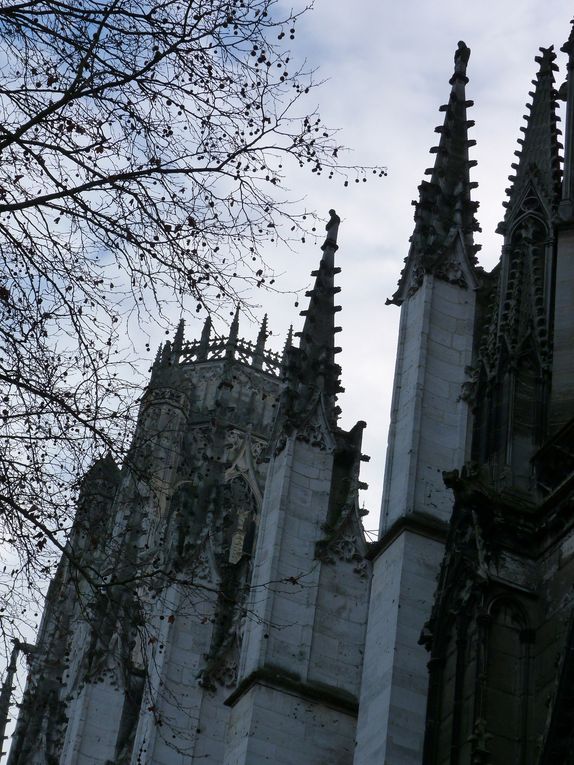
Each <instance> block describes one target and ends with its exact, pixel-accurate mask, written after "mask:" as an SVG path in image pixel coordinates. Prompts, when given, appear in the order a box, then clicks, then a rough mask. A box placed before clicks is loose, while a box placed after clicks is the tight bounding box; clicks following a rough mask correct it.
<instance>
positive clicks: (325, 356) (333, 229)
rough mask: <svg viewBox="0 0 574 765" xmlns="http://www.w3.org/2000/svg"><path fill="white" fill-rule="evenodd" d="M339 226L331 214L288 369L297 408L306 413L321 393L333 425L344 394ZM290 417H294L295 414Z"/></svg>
mask: <svg viewBox="0 0 574 765" xmlns="http://www.w3.org/2000/svg"><path fill="white" fill-rule="evenodd" d="M339 223H340V219H339V216H338V215H337V214H336V213H335V211H334V210H331V218H330V220H329V223H328V224H327V239H326V241H325V244H324V245H323V247H322V250H323V257H322V259H321V262H320V264H319V268H318V269H317V270H316V271H313V272H312V275H313V276H315V277H316V278H315V284H314V286H313V289H311V290H309V292H307V296H308V297H309V306H308V308H307V309H306V310H304V311H301V315H302V316H305V324H304V325H303V329H302V331H301V332H298V333H296V334H297V335H298V336H299V337H300V338H301V342H300V345H299V350H298V353H297V354H296V364H295V363H294V364H293V365H289V366H288V368H287V379H288V384H289V385H290V386H291V389H292V393H293V395H292V397H291V400H292V401H296V402H297V405H296V406H297V408H298V409H301V410H303V409H305V407H306V406H307V405H308V404H309V403H310V402H311V401H313V400H316V393H317V392H320V393H322V395H323V400H324V403H325V408H326V411H327V413H328V415H329V416H330V418H331V420H332V422H333V424H335V423H336V420H337V414H338V408H337V407H336V402H335V397H336V395H337V393H338V392H339V391H340V390H342V389H341V387H340V385H339V374H340V372H341V369H340V367H339V365H338V364H335V354H336V353H337V352H338V351H339V350H340V349H339V348H336V347H335V342H334V340H335V332H336V328H335V320H334V317H335V313H336V312H337V311H339V310H340V308H339V307H338V306H335V303H334V296H335V294H336V293H337V292H339V289H340V288H339V287H335V286H334V277H335V274H336V273H338V272H339V269H338V268H335V265H334V257H335V252H336V251H337V240H336V237H337V230H338V227H339ZM288 356H289V357H290V355H289V354H288V353H285V354H284V358H287V357H288ZM291 416H295V415H294V413H293V412H292V413H291Z"/></svg>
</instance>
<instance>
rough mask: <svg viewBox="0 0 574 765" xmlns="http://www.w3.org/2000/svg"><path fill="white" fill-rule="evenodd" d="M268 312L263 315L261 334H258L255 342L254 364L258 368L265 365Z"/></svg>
mask: <svg viewBox="0 0 574 765" xmlns="http://www.w3.org/2000/svg"><path fill="white" fill-rule="evenodd" d="M267 335H268V331H267V314H265V316H264V317H263V321H262V322H261V327H260V329H259V334H258V335H257V342H256V343H255V352H254V353H253V366H254V367H255V368H256V369H261V367H262V366H263V353H264V351H265V342H266V340H267Z"/></svg>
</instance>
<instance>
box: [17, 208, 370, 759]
mask: <svg viewBox="0 0 574 765" xmlns="http://www.w3.org/2000/svg"><path fill="white" fill-rule="evenodd" d="M338 226H339V218H338V217H337V216H336V215H335V213H334V212H333V211H332V212H331V219H330V221H329V224H328V226H327V238H326V240H325V243H324V245H323V248H322V249H323V252H322V259H321V262H320V265H319V268H318V270H317V271H315V272H314V276H315V285H314V287H313V289H312V290H310V292H309V293H308V297H309V307H308V309H307V310H306V311H304V312H303V314H304V315H305V322H304V325H303V329H302V331H301V332H300V333H299V336H300V343H299V347H294V346H293V345H292V341H291V337H289V339H288V341H287V345H286V348H285V351H284V354H283V357H282V358H281V357H280V356H278V355H277V354H274V353H271V352H269V351H267V350H266V349H265V341H266V337H267V319H264V321H263V325H262V326H261V330H260V332H259V335H258V338H257V341H256V342H255V343H253V344H252V343H248V342H245V341H243V340H241V339H240V338H239V334H238V332H239V315H238V314H236V315H235V318H234V320H233V322H232V324H231V327H230V332H229V337H227V338H220V337H215V336H213V333H212V330H211V326H210V322H209V319H208V320H207V322H206V324H205V327H204V330H203V333H202V335H201V338H200V339H199V340H198V341H196V342H192V343H186V342H185V341H184V328H183V324H181V325H180V327H179V328H178V331H177V333H176V336H175V338H174V340H173V342H172V343H169V342H168V343H166V344H165V345H164V347H163V348H162V349H160V352H159V353H158V356H157V359H156V361H155V363H154V365H153V368H152V372H151V379H150V383H149V385H148V388H147V390H146V391H145V393H144V395H143V397H142V401H141V407H140V412H139V419H138V424H137V428H136V432H135V437H134V440H133V444H132V447H131V450H130V453H129V455H128V458H127V459H126V463H125V465H124V466H123V468H122V469H121V470H119V469H118V467H117V466H116V465H115V464H114V462H113V460H112V459H111V458H109V457H108V458H104V459H102V460H100V461H99V462H97V463H96V464H95V465H94V466H93V467H92V469H91V470H90V471H89V472H88V474H87V475H86V477H85V479H84V483H83V486H82V489H81V492H80V500H79V507H78V513H77V516H76V520H75V524H74V528H73V530H72V533H71V536H70V539H69V542H68V546H67V550H66V554H65V555H64V556H63V558H62V561H61V564H60V567H59V570H58V573H57V576H56V578H55V579H54V581H53V582H52V585H51V587H50V592H49V594H48V598H47V605H46V609H45V613H44V617H43V621H42V626H41V630H40V634H39V636H38V641H37V645H36V648H35V651H34V653H33V658H32V664H31V671H30V680H29V683H28V688H27V691H26V695H25V698H24V702H23V705H22V711H21V714H20V718H19V721H18V726H17V730H16V733H15V736H14V742H13V745H12V751H11V756H10V763H11V765H23V764H24V763H26V765H40V764H42V765H46V763H60V765H105V764H106V763H107V764H108V765H109V764H110V763H118V764H119V763H132V764H133V765H136V763H137V765H144V763H149V765H152V763H153V765H171V764H172V763H173V764H174V765H175V764H176V763H177V765H179V764H180V763H191V762H204V761H206V760H207V761H208V762H212V763H222V764H223V763H225V764H226V765H232V763H233V764H234V765H235V764H238V763H249V765H253V763H258V762H261V763H263V762H268V761H269V759H270V758H272V759H274V760H278V761H280V762H306V763H309V764H311V763H316V765H320V764H321V763H325V762H339V763H349V765H350V763H352V758H353V749H354V739H355V727H356V717H357V707H358V696H359V685H360V676H361V666H362V649H363V644H364V632H365V625H366V618H367V605H368V601H367V590H368V582H369V564H368V562H367V561H366V559H365V553H366V542H365V540H364V536H363V530H362V526H361V522H360V517H359V515H360V513H359V510H358V502H357V491H358V487H359V481H358V475H359V465H360V460H361V435H362V429H363V427H364V423H358V424H357V426H356V427H355V428H353V429H352V430H351V431H350V432H348V433H347V432H346V431H343V430H341V429H340V428H339V427H338V425H337V418H338V414H339V409H338V407H337V405H336V398H337V393H338V392H339V390H340V386H339V373H340V369H339V367H338V365H337V364H336V363H335V354H336V353H337V351H338V349H337V348H336V347H335V334H336V332H337V331H338V329H339V328H338V327H336V326H335V322H334V317H335V313H336V312H337V310H339V309H338V307H337V306H336V305H335V303H334V296H335V294H336V293H337V292H338V291H339V288H338V287H336V286H335V284H334V278H335V275H336V274H337V273H338V271H339V269H338V268H336V267H335V264H334V257H335V252H336V250H337V231H338Z"/></svg>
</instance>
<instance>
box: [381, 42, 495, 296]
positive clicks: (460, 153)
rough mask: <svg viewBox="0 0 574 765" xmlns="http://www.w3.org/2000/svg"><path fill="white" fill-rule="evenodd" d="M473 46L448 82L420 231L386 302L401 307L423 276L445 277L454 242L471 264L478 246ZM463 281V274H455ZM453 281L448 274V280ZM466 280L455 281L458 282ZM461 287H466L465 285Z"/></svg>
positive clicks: (418, 211)
mask: <svg viewBox="0 0 574 765" xmlns="http://www.w3.org/2000/svg"><path fill="white" fill-rule="evenodd" d="M469 58H470V48H468V46H467V45H466V44H465V43H464V42H462V41H461V42H459V43H458V46H457V49H456V52H455V54H454V73H453V75H452V77H451V78H450V80H449V83H450V85H451V91H450V97H449V100H448V103H447V104H446V105H445V106H441V111H443V112H444V113H445V115H444V122H443V124H442V125H440V126H439V127H437V128H436V132H437V133H439V135H440V141H439V144H438V146H435V147H433V148H432V149H431V153H432V154H435V155H436V158H435V161H434V166H433V167H432V168H430V169H428V170H426V171H425V175H430V180H423V182H422V183H421V185H420V186H419V200H418V201H417V202H414V203H413V204H414V206H415V216H414V217H415V229H414V232H413V235H412V237H411V243H412V244H411V248H410V251H409V255H408V257H407V260H406V265H405V268H404V269H403V272H402V274H401V278H400V280H399V286H398V289H397V291H396V292H395V294H394V295H393V297H392V298H391V299H390V300H388V301H387V303H395V304H396V305H400V304H401V303H402V302H403V300H404V299H405V298H406V297H408V296H410V295H413V294H414V293H415V292H416V291H417V290H418V288H419V286H420V284H421V283H422V279H423V276H424V274H434V275H435V276H438V277H439V278H444V275H445V274H446V273H450V272H448V271H445V269H444V264H445V262H447V260H448V258H449V257H450V256H451V254H452V248H453V246H456V243H457V242H458V241H460V240H462V242H463V243H464V249H465V251H466V253H467V256H468V257H469V259H470V262H471V263H472V262H473V260H474V257H475V254H476V251H477V250H478V247H477V246H476V245H475V244H474V232H475V231H480V227H479V225H478V222H477V220H476V218H475V211H476V209H477V207H478V205H477V203H476V202H473V201H472V200H471V190H472V188H474V187H475V186H476V184H475V183H472V182H471V180H470V168H471V167H472V166H473V165H475V164H476V162H475V161H474V160H471V159H469V148H470V147H471V146H474V144H475V143H476V142H475V141H474V140H472V139H469V137H468V129H469V128H470V127H472V126H473V125H474V122H472V121H471V120H467V108H468V107H469V106H472V101H467V100H466V84H467V82H468V78H467V76H466V68H467V64H468V61H469ZM456 279H457V280H458V277H456ZM450 280H451V276H450V275H449V276H448V278H447V281H450ZM461 280H462V281H463V280H464V277H463V276H461V279H460V280H458V281H455V283H457V284H458V283H459V282H460V281H461ZM460 286H464V285H463V284H462V283H461V284H460Z"/></svg>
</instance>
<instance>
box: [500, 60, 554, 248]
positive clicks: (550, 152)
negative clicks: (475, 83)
mask: <svg viewBox="0 0 574 765" xmlns="http://www.w3.org/2000/svg"><path fill="white" fill-rule="evenodd" d="M540 54H541V55H538V56H536V57H535V61H536V62H537V63H538V72H537V74H536V79H535V80H534V81H533V84H534V86H535V87H534V92H533V93H532V102H531V103H530V104H529V105H528V107H527V108H528V110H529V114H528V115H527V116H526V126H525V127H523V128H521V130H522V131H523V133H524V139H523V140H522V141H521V148H520V150H519V152H518V156H519V161H518V162H517V163H515V164H514V165H513V166H512V167H513V170H514V173H513V174H512V175H511V176H509V180H510V181H511V184H510V187H509V189H507V194H508V197H509V200H508V202H507V204H506V208H507V210H506V214H505V216H504V221H503V223H502V224H501V225H500V226H499V228H498V231H499V233H505V231H507V230H509V227H511V226H512V221H513V220H514V219H515V218H516V216H517V215H518V216H520V215H522V214H523V212H522V203H523V198H524V194H525V193H526V191H527V189H529V188H530V187H533V188H535V189H536V190H537V193H538V194H539V195H541V196H542V199H541V200H540V201H541V203H542V206H543V207H544V206H545V205H547V206H548V207H549V208H550V209H556V207H557V205H558V203H559V200H560V196H561V194H560V191H561V189H560V185H561V173H560V154H559V146H558V127H557V115H556V91H555V89H554V72H555V71H556V70H557V68H558V67H557V66H556V64H555V60H556V53H555V52H554V48H553V46H550V47H549V48H540ZM566 153H567V154H568V150H567V152H566ZM565 175H566V168H565Z"/></svg>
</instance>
